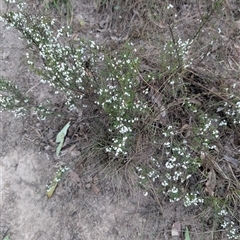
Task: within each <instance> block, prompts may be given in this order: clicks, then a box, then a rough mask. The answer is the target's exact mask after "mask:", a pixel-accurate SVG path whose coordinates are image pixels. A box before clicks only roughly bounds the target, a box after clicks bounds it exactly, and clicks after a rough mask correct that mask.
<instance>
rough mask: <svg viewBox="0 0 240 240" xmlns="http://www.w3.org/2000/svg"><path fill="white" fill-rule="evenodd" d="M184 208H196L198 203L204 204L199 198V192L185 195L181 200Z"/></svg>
mask: <svg viewBox="0 0 240 240" xmlns="http://www.w3.org/2000/svg"><path fill="white" fill-rule="evenodd" d="M183 202H184V206H185V207H189V206H191V205H195V206H197V205H198V204H199V203H204V199H203V198H201V197H200V196H199V192H198V191H197V192H195V193H187V194H186V195H185V196H184V199H183Z"/></svg>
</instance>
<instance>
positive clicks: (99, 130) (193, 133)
mask: <svg viewBox="0 0 240 240" xmlns="http://www.w3.org/2000/svg"><path fill="white" fill-rule="evenodd" d="M11 2H12V1H9V3H8V7H9V9H8V11H7V12H6V13H5V14H4V15H3V16H2V19H1V20H2V21H5V22H6V23H7V24H8V25H9V27H13V28H15V29H17V30H18V31H19V32H20V33H21V36H22V37H23V39H25V41H26V44H27V46H28V47H27V51H26V57H25V61H26V63H27V64H28V65H29V69H31V71H33V72H34V73H35V74H36V75H37V76H39V77H40V80H39V82H37V83H32V86H31V88H27V86H23V85H22V86H21V87H19V86H18V85H17V84H13V82H12V81H11V79H5V78H3V77H2V78H1V79H0V90H1V99H0V104H1V105H0V106H1V108H2V109H3V110H11V111H13V112H14V113H15V114H16V117H19V116H24V117H26V118H28V119H30V120H29V121H30V122H31V121H32V122H39V126H40V125H41V126H42V127H41V129H39V130H38V132H39V136H40V137H39V138H40V139H41V141H42V142H43V143H44V144H45V150H48V151H50V150H51V154H52V155H57V156H56V158H57V159H59V161H61V158H63V156H66V155H69V156H71V157H73V158H74V160H73V161H71V162H70V163H69V165H68V166H61V167H60V168H59V170H58V172H57V173H56V176H53V181H52V182H51V183H50V185H49V186H48V191H47V194H48V197H52V195H53V194H54V191H55V189H56V187H57V184H58V182H59V181H61V179H62V178H64V176H65V175H66V174H68V173H69V170H70V169H71V168H73V167H74V166H75V165H76V164H78V163H79V161H82V159H84V161H83V163H84V164H85V163H86V162H88V163H89V164H91V163H92V162H96V161H98V163H99V164H100V165H102V166H104V169H105V170H104V171H105V172H104V173H105V174H109V175H112V174H113V175H118V174H124V177H125V178H126V179H127V181H128V183H129V185H131V187H130V188H133V187H134V188H139V187H140V188H141V189H143V194H144V196H146V197H147V196H151V198H152V199H154V203H152V204H153V205H155V206H156V209H157V211H158V212H162V211H164V208H165V206H167V205H168V204H169V203H177V204H178V205H182V206H184V211H186V212H192V213H193V214H195V216H197V217H196V218H198V219H199V222H201V226H199V227H198V228H197V232H195V233H194V234H195V235H193V236H194V238H193V239H197V238H196V236H201V234H202V233H208V235H207V236H209V238H207V239H240V238H239V236H240V217H239V216H240V135H239V131H240V98H239V97H240V92H239V90H240V65H239V62H240V41H239V40H240V20H239V19H240V3H239V1H237V0H236V1H228V0H213V1H193V0H188V1H174V0H172V1H170V0H169V1H157V0H151V1H145V0H131V1H118V0H96V1H91V2H92V3H93V6H94V8H93V10H92V13H93V15H94V16H95V18H96V21H95V23H92V22H90V21H88V19H86V18H84V17H82V16H79V15H77V13H76V12H74V4H77V3H75V2H74V1H73V2H72V1H70V0H65V1H63V0H62V1H60V0H58V1H57V0H53V1H43V2H41V1H36V3H35V4H34V3H32V2H31V3H29V4H27V3H26V2H24V3H20V2H18V3H15V4H14V3H11ZM33 2H34V1H33ZM33 5H34V6H33ZM33 7H34V8H35V11H34V12H33V11H31V9H32V8H33ZM63 9H64V10H63ZM126 9H127V11H126ZM52 16H55V17H54V18H53V17H52ZM86 28H88V30H87V31H88V33H89V34H85V32H86ZM90 32H91V33H92V34H90ZM39 86H42V89H43V91H46V97H45V98H44V99H38V98H37V97H36V91H34V90H35V88H36V87H39ZM30 128H31V127H30ZM56 138H57V143H58V144H59V145H58V144H56V143H55V139H56ZM56 153H57V154H56ZM76 181H77V180H76ZM90 186H92V187H93V188H94V191H96V192H97V193H98V192H99V189H98V188H97V187H96V185H94V181H93V182H91V184H90ZM49 192H50V193H49ZM53 196H54V195H53ZM179 225H180V223H178V222H177V223H174V224H173V229H172V233H171V234H172V236H173V237H174V236H179V237H180V236H183V235H184V234H183V233H182V231H184V232H185V239H190V237H191V234H192V233H191V226H190V234H189V229H188V228H185V227H184V228H181V226H179ZM182 234H183V235H182ZM205 236H206V235H205ZM155 237H156V236H155ZM158 237H159V238H158V239H163V238H161V235H158ZM199 239H201V238H200V237H199Z"/></svg>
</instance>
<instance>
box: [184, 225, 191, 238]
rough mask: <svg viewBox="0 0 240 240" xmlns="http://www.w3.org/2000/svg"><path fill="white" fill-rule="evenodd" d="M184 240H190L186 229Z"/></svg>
mask: <svg viewBox="0 0 240 240" xmlns="http://www.w3.org/2000/svg"><path fill="white" fill-rule="evenodd" d="M185 240H191V239H190V235H189V231H188V228H187V227H186V231H185Z"/></svg>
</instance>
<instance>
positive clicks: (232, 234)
mask: <svg viewBox="0 0 240 240" xmlns="http://www.w3.org/2000/svg"><path fill="white" fill-rule="evenodd" d="M218 215H219V216H222V217H223V222H222V224H221V227H222V228H223V229H225V230H226V231H227V233H226V235H227V237H228V239H233V240H239V239H240V238H239V236H240V229H239V227H237V224H236V223H234V222H233V221H232V220H230V218H228V217H227V216H228V215H229V213H228V211H227V210H226V209H222V210H221V211H219V213H218Z"/></svg>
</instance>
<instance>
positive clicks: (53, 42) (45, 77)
mask: <svg viewBox="0 0 240 240" xmlns="http://www.w3.org/2000/svg"><path fill="white" fill-rule="evenodd" d="M24 11H25V9H24V8H23V7H21V8H20V9H19V11H18V12H9V13H7V14H5V16H4V18H5V20H6V21H7V22H8V23H9V24H10V26H14V27H15V28H16V29H18V30H19V32H20V33H21V34H22V35H23V37H24V38H25V39H26V40H27V43H28V44H30V45H31V46H34V47H35V48H37V51H38V53H39V57H40V58H41V59H42V62H43V66H40V67H39V68H36V69H35V71H37V73H38V74H39V75H40V76H41V77H42V82H43V83H47V84H49V85H50V86H51V87H53V89H55V92H56V93H58V92H59V91H60V92H62V93H64V95H65V97H66V99H65V103H66V106H67V107H69V109H70V110H73V109H75V104H76V102H78V103H79V101H78V100H79V99H81V98H82V97H83V96H84V94H85V92H86V91H87V90H89V88H91V87H93V78H94V77H93V75H92V74H91V73H89V72H88V70H87V69H86V66H85V63H86V62H87V61H88V59H90V60H89V61H90V64H92V63H95V58H96V57H97V56H96V51H95V50H99V47H98V46H97V45H96V44H95V43H94V42H93V41H89V42H84V41H79V42H78V43H77V47H75V46H74V45H73V44H72V45H71V44H69V45H65V44H64V43H62V42H64V41H61V38H62V37H63V36H66V37H69V28H64V27H62V28H60V29H58V30H57V31H54V30H53V27H54V26H53V25H54V19H53V20H51V22H50V21H49V20H48V19H47V18H46V17H43V16H41V17H35V16H31V15H27V14H25V13H24ZM26 58H27V59H28V64H29V65H30V66H31V67H33V68H34V63H33V62H32V61H31V60H30V59H29V53H27V54H26Z"/></svg>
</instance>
